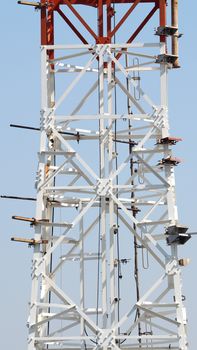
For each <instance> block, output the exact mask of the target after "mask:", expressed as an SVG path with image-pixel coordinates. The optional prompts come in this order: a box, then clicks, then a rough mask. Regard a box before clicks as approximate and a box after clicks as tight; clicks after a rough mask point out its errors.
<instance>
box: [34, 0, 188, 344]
mask: <svg viewBox="0 0 197 350" xmlns="http://www.w3.org/2000/svg"><path fill="white" fill-rule="evenodd" d="M76 3H77V4H79V3H80V4H82V5H90V6H92V7H95V8H96V11H97V13H98V34H96V33H95V31H94V30H93V29H92V28H91V26H89V25H88V24H87V22H86V21H85V20H84V19H83V16H82V15H80V7H79V8H77V6H75V5H76ZM115 3H116V4H118V3H119V1H114V2H113V1H106V3H105V2H103V1H102V0H98V1H97V0H92V1H91V2H87V1H85V0H84V1H80V2H79V1H78V2H76V1H69V0H65V1H55V0H54V1H50V2H46V1H44V0H42V1H41V3H38V4H37V3H36V4H33V5H34V6H37V7H38V8H39V9H40V11H41V39H42V46H41V74H42V76H41V83H42V106H41V141H40V151H39V165H38V173H37V179H36V186H37V206H36V217H35V219H33V222H32V223H33V225H35V237H34V241H33V245H34V255H33V266H32V294H31V303H30V316H29V339H28V350H41V349H42V350H44V349H50V350H58V349H64V350H67V349H69V350H78V349H94V350H96V349H107V348H108V349H116V350H120V349H125V350H126V349H129V350H138V349H150V348H151V349H155V350H167V349H174V350H178V349H179V350H186V349H188V346H187V339H186V328H185V327H186V314H185V308H184V305H183V296H182V283H181V272H180V264H181V262H180V259H179V257H178V251H177V250H178V245H179V244H183V243H184V242H185V241H186V240H187V239H188V238H189V237H188V235H187V234H186V230H187V228H185V227H183V226H181V225H180V223H179V221H178V214H177V207H176V199H175V178H174V166H175V165H177V164H178V162H179V161H178V159H177V158H174V157H173V155H172V147H173V146H174V144H175V143H176V142H177V141H179V139H177V138H174V137H171V136H170V134H169V123H168V101H167V95H168V91H167V90H168V89H167V76H168V70H169V68H172V67H177V66H178V57H177V41H178V32H177V31H178V29H177V28H176V26H175V25H174V24H175V23H172V24H173V25H172V26H170V27H167V26H166V2H165V0H160V1H159V0H157V1H139V0H138V1H137V0H136V1H121V3H122V5H124V3H125V4H126V3H127V5H126V6H127V12H125V14H124V15H123V17H120V19H119V17H118V13H117V12H118V11H116V16H117V20H116V24H115V25H114V26H112V24H111V22H112V18H113V16H114V14H115V8H114V4H115ZM145 3H150V4H153V8H152V9H151V11H150V12H149V13H148V15H147V16H146V17H145V19H144V20H143V21H142V22H141V24H140V25H139V26H138V27H137V29H136V30H135V31H134V32H133V33H132V35H131V36H130V37H129V39H128V41H127V42H126V40H125V41H124V43H117V42H116V43H114V42H113V38H114V35H115V34H117V33H118V31H119V29H120V28H121V27H122V25H124V22H125V20H126V19H127V18H128V17H129V16H130V15H132V12H133V11H134V9H135V8H136V7H137V6H142V8H143V6H144V5H145ZM175 3H177V2H176V1H172V5H173V7H172V8H173V10H174V6H175ZM146 5H147V4H146ZM65 7H66V9H69V10H70V11H71V12H72V14H73V15H74V16H75V17H76V18H77V19H78V20H79V21H80V23H81V24H82V25H83V26H84V28H85V30H86V31H87V33H89V35H91V36H92V37H93V38H94V40H95V43H88V42H87V41H86V39H85V38H84V36H83V34H82V33H81V32H80V31H79V30H77V29H76V27H75V25H73V23H72V21H71V20H69V18H68V16H67V14H65V12H64V9H65ZM105 8H106V10H105V11H104V9H105ZM54 13H56V15H60V16H61V18H62V19H63V20H64V21H65V22H66V23H67V24H68V25H69V26H70V28H71V30H73V31H74V33H75V34H76V35H77V36H78V38H79V39H80V40H81V41H82V44H81V43H80V44H71V43H69V44H67V45H64V44H63V45H57V44H55V42H54V26H55V23H54ZM105 13H106V20H104V16H105ZM155 13H159V26H158V29H157V34H158V36H157V37H155V40H154V41H155V43H135V42H134V39H135V37H136V36H137V35H138V34H139V32H140V31H141V29H142V28H143V27H144V26H145V25H146V23H147V22H148V21H149V20H150V19H151V17H152V16H153V15H154V14H155ZM173 18H174V19H175V17H173ZM112 27H113V28H112ZM166 35H170V36H171V37H172V43H173V45H172V48H173V52H172V54H169V53H167V51H166V40H167V37H166ZM125 42H126V43H125ZM79 62H80V64H79ZM143 75H145V76H146V77H145V80H144V82H145V83H144V85H143V80H141V76H143ZM147 77H148V78H147ZM61 79H62V80H61ZM59 81H61V83H59ZM153 81H154V83H153ZM58 84H59V85H58ZM153 84H154V85H153ZM63 87H64V88H63ZM133 240H134V248H133ZM140 252H142V257H143V265H146V266H144V268H145V269H143V268H142V267H140V266H141V265H140V263H139V253H140ZM147 254H148V255H147ZM147 256H149V262H148V260H147ZM149 264H151V267H150V268H149V269H148V265H149ZM133 270H134V272H135V275H134V276H133ZM135 289H136V290H137V297H136V292H135Z"/></svg>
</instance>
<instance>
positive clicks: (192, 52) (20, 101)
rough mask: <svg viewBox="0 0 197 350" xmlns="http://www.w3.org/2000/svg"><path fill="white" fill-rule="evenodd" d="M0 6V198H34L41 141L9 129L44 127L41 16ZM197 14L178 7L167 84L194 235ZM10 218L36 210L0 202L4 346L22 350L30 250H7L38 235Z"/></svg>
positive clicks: (182, 213) (192, 336) (187, 219)
mask: <svg viewBox="0 0 197 350" xmlns="http://www.w3.org/2000/svg"><path fill="white" fill-rule="evenodd" d="M169 2H170V1H169ZM1 6H2V7H1V14H0V20H1V47H2V50H1V81H2V84H1V106H2V108H1V112H0V113H1V122H0V123H1V130H2V132H1V138H0V147H1V181H0V194H1V195H4V194H8V195H21V196H34V195H35V190H34V180H35V173H36V168H37V152H38V149H39V134H38V133H36V132H31V131H25V132H23V131H21V130H19V129H14V128H10V127H9V124H10V123H15V124H17V123H18V124H26V125H32V126H38V125H39V110H40V43H39V38H40V37H39V14H38V13H36V12H34V10H33V9H32V8H24V7H21V6H19V5H17V1H15V0H10V1H7V2H2V5H1ZM196 12H197V3H196V1H195V0H191V1H180V16H179V17H180V32H182V33H184V35H183V37H182V39H181V40H180V62H181V65H182V68H181V69H179V70H174V71H172V72H170V79H169V80H170V84H169V114H170V126H171V130H172V132H171V134H172V135H175V136H180V137H182V138H183V142H181V143H179V144H178V145H177V146H176V156H178V157H180V158H181V159H183V162H182V164H181V165H179V167H177V168H176V186H177V188H176V192H177V204H178V210H179V217H180V221H181V223H182V224H185V225H188V226H189V227H190V230H191V231H197V222H196V215H197V214H196V208H197V205H196V198H197V181H196V180H197V177H196V173H197V165H196V151H195V150H196V141H197V137H196V130H197V118H196V101H197V89H196V78H197V69H196V65H195V63H196V62H195V61H196V57H197V43H196V38H195V33H196ZM149 28H151V26H150V27H149ZM153 40H156V39H155V37H153ZM12 215H23V216H29V217H32V216H34V205H33V204H32V203H29V202H22V201H17V202H16V201H9V200H0V217H1V220H0V233H1V234H0V245H1V254H0V274H1V292H0V296H1V313H0V324H1V334H2V335H3V337H2V341H1V345H2V348H6V349H7V350H11V349H13V347H17V348H18V349H20V350H25V349H26V348H27V341H26V337H27V331H26V326H25V325H26V320H27V316H28V301H29V297H30V287H31V279H30V272H31V271H30V267H31V258H32V250H31V249H28V248H26V246H23V245H17V244H14V243H12V242H10V237H11V236H19V237H20V236H25V235H26V236H28V235H29V233H30V235H32V237H33V229H29V226H28V225H27V226H26V225H24V224H21V223H20V222H16V221H13V220H11V216H12ZM25 230H27V231H25ZM196 247H197V237H196V238H195V237H194V238H193V239H192V240H190V241H189V242H188V244H187V245H186V246H184V247H183V248H181V253H182V256H184V257H189V258H191V264H190V265H189V266H188V267H186V268H185V269H184V270H183V289H184V294H185V295H186V297H187V301H186V305H187V314H188V319H189V325H188V331H189V343H190V350H196V348H195V344H196V343H197V332H196V324H195V323H196V311H197V303H196V288H197V273H196V266H197V254H196Z"/></svg>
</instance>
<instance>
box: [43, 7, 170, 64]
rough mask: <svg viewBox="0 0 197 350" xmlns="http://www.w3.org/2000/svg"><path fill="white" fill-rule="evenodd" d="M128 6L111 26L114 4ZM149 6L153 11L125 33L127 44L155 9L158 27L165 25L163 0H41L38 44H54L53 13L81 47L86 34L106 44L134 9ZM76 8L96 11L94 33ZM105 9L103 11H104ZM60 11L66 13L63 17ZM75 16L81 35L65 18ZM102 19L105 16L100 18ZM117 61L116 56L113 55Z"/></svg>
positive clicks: (162, 38)
mask: <svg viewBox="0 0 197 350" xmlns="http://www.w3.org/2000/svg"><path fill="white" fill-rule="evenodd" d="M129 3H130V4H131V6H130V7H129V9H128V7H127V11H126V12H125V14H124V15H123V16H122V18H121V19H120V20H119V22H118V23H117V24H116V25H115V27H112V18H113V16H114V14H115V13H114V8H113V5H114V4H129ZM146 3H150V4H151V3H152V4H153V5H154V7H153V9H152V10H151V11H150V12H149V13H148V15H147V16H146V17H145V19H144V20H143V21H142V22H141V23H140V24H139V25H138V27H137V28H136V29H135V30H134V32H133V33H128V35H130V36H129V39H127V40H125V42H127V43H131V42H132V41H133V40H134V39H135V38H136V37H137V35H138V34H139V33H140V31H141V30H142V29H143V28H144V27H145V25H146V24H147V23H148V22H149V20H150V19H151V17H152V16H153V15H154V13H155V12H156V11H157V10H159V24H158V25H160V26H165V25H166V6H167V4H166V0H51V1H50V2H48V3H46V1H45V0H41V5H42V6H41V44H42V45H53V44H54V13H57V14H58V15H59V16H60V17H61V18H62V19H63V20H64V21H65V23H66V24H67V25H68V26H69V27H70V28H71V30H72V31H73V32H74V33H75V35H76V36H77V37H78V38H79V39H80V41H81V42H82V43H84V44H88V43H89V40H86V39H85V36H86V35H90V36H91V37H92V38H93V39H94V40H95V42H96V43H99V44H102V43H110V42H111V40H112V38H113V36H114V35H115V34H117V33H118V31H119V29H120V28H121V27H122V26H124V23H125V21H126V20H129V19H130V16H131V17H132V15H133V12H134V10H135V8H137V7H138V6H143V4H146ZM77 5H84V6H93V7H95V8H96V11H97V31H96V32H95V30H94V29H92V28H91V26H90V25H89V24H88V23H87V21H86V20H85V19H84V18H83V16H82V15H81V14H80V7H79V6H77ZM104 6H105V11H104ZM64 9H65V10H66V11H67V12H66V14H65V11H64ZM70 12H72V15H74V16H75V18H76V20H77V21H78V23H79V25H82V26H83V27H84V33H83V34H82V33H81V31H80V30H79V29H77V28H76V26H77V24H76V26H75V24H73V23H72V21H71V20H70V19H69V13H70ZM104 16H106V17H104ZM161 41H162V42H165V37H163V36H162V37H161ZM50 57H52V51H50ZM117 58H119V56H117Z"/></svg>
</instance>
